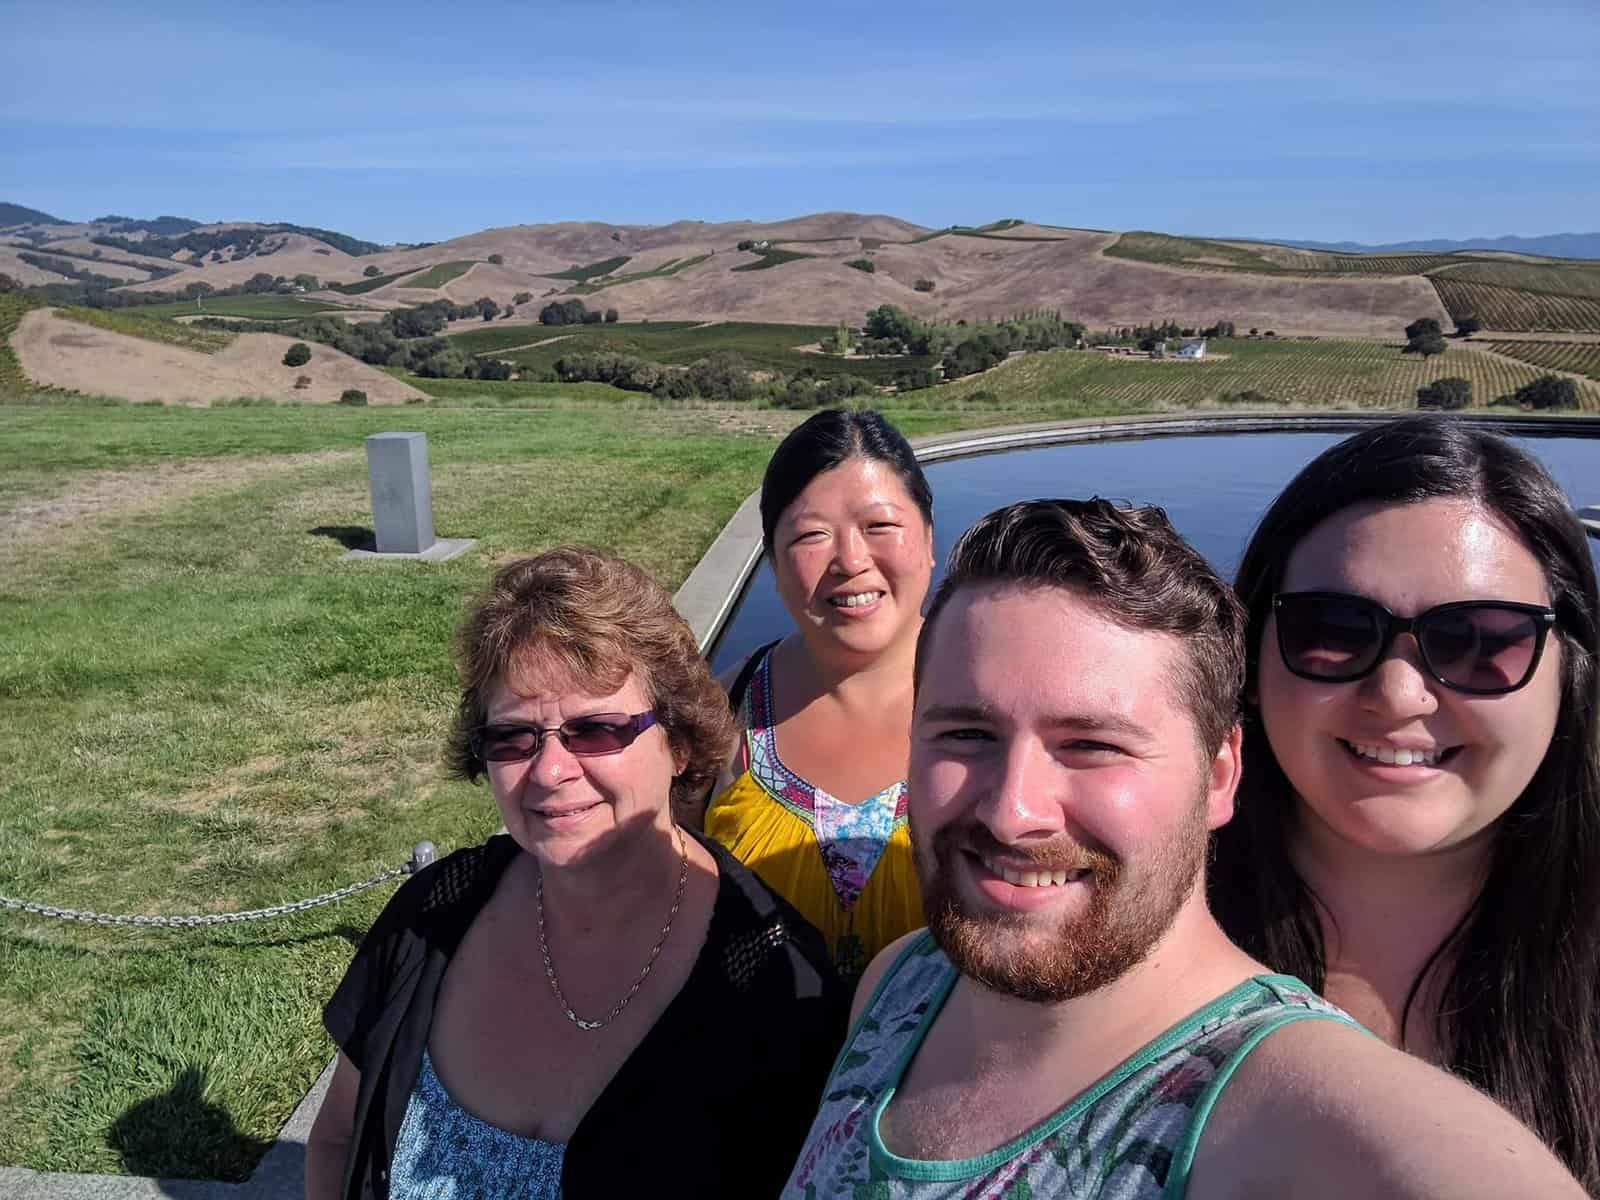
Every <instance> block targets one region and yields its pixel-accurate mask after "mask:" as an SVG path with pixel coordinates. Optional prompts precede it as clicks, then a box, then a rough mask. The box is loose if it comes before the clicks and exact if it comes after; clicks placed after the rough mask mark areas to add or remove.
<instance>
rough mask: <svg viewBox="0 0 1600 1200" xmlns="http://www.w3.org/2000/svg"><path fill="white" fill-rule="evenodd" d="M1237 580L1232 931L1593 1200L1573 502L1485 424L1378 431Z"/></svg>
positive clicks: (1219, 867) (1582, 558)
mask: <svg viewBox="0 0 1600 1200" xmlns="http://www.w3.org/2000/svg"><path fill="white" fill-rule="evenodd" d="M1238 590H1239V595H1240V598H1241V599H1242V600H1243V601H1244V603H1245V605H1246V607H1247V608H1248V610H1249V615H1250V624H1249V639H1250V641H1249V686H1248V695H1247V702H1248V706H1249V708H1250V710H1251V715H1252V717H1254V718H1256V719H1254V720H1252V721H1250V722H1248V723H1247V725H1246V734H1245V751H1244V776H1243V780H1242V782H1241V785H1240V788H1239V799H1238V815H1237V816H1236V817H1235V818H1234V820H1233V823H1232V824H1231V825H1228V826H1226V827H1224V828H1223V829H1222V830H1220V831H1219V832H1218V834H1217V835H1216V860H1215V865H1214V866H1213V868H1212V870H1211V872H1210V875H1209V879H1210V887H1211V892H1212V896H1211V899H1212V905H1213V908H1214V910H1215V911H1216V913H1217V916H1218V918H1219V919H1220V920H1221V922H1222V924H1223V927H1224V928H1225V929H1226V930H1227V931H1228V933H1229V934H1230V935H1231V936H1232V937H1233V938H1234V940H1235V941H1237V942H1238V943H1239V944H1240V945H1241V946H1243V947H1244V948H1245V949H1246V950H1247V951H1249V952H1250V953H1251V954H1252V955H1254V956H1255V957H1256V958H1259V959H1261V960H1262V961H1263V962H1265V963H1268V964H1269V965H1271V966H1272V967H1273V968H1274V969H1276V970H1279V971H1283V972H1286V973H1292V974H1294V975H1297V976H1299V977H1300V978H1302V979H1304V980H1305V981H1306V982H1307V983H1310V984H1311V985H1312V986H1313V987H1316V988H1317V989H1318V990H1319V991H1321V992H1322V993H1323V995H1325V996H1327V997H1328V999H1330V1000H1332V1001H1334V1002H1335V1003H1336V1004H1338V1005H1339V1006H1340V1007H1341V1008H1343V1009H1345V1010H1346V1011H1347V1012H1349V1013H1350V1014H1351V1015H1353V1016H1354V1017H1356V1018H1357V1019H1358V1020H1360V1021H1361V1022H1362V1023H1363V1024H1365V1025H1366V1026H1367V1027H1368V1028H1370V1029H1371V1030H1372V1031H1373V1032H1374V1033H1376V1034H1378V1035H1379V1036H1381V1037H1383V1038H1385V1039H1386V1040H1388V1041H1390V1042H1392V1043H1394V1044H1395V1045H1397V1046H1401V1047H1403V1048H1405V1049H1407V1050H1410V1051H1411V1052H1413V1053H1415V1054H1417V1055H1420V1056H1421V1057H1423V1058H1426V1059H1428V1060H1430V1061H1432V1062H1434V1063H1436V1064H1438V1065H1440V1066H1442V1067H1446V1068H1448V1069H1450V1070H1452V1071H1454V1072H1456V1073H1457V1074H1459V1075H1461V1076H1463V1077H1464V1078H1466V1079H1467V1080H1469V1081H1470V1082H1471V1083H1473V1084H1474V1085H1476V1086H1477V1087H1478V1088H1480V1089H1482V1090H1483V1091H1484V1092H1486V1093H1487V1094H1488V1095H1489V1096H1491V1097H1493V1098H1494V1099H1496V1100H1498V1101H1499V1102H1500V1103H1501V1104H1502V1105H1504V1106H1505V1107H1506V1108H1508V1109H1510V1110H1511V1112H1513V1113H1514V1114H1516V1115H1517V1116H1518V1117H1520V1118H1521V1119H1522V1120H1523V1121H1524V1122H1526V1123H1527V1124H1528V1125H1529V1127H1531V1128H1532V1129H1533V1130H1534V1131H1535V1132H1537V1133H1539V1134H1540V1135H1542V1136H1543V1138H1544V1139H1545V1141H1546V1142H1547V1143H1548V1144H1549V1146H1550V1148H1551V1149H1552V1150H1554V1151H1555V1152H1556V1154H1557V1155H1559V1156H1560V1157H1561V1158H1562V1159H1563V1160H1564V1161H1565V1162H1566V1164H1567V1166H1568V1167H1569V1168H1570V1169H1571V1170H1572V1172H1573V1173H1574V1174H1575V1175H1577V1177H1578V1178H1579V1180H1580V1181H1582V1182H1583V1183H1584V1185H1585V1186H1586V1187H1587V1188H1588V1189H1589V1191H1590V1192H1591V1193H1592V1194H1595V1195H1600V1125H1597V1123H1596V1114H1597V1113H1600V686H1597V681H1596V666H1597V664H1596V657H1597V654H1600V630H1597V627H1596V619H1597V610H1600V600H1597V596H1596V584H1595V570H1594V562H1593V560H1592V559H1591V557H1590V551H1589V547H1588V546H1587V545H1586V544H1585V537H1584V533H1583V529H1582V526H1581V525H1580V524H1579V523H1578V520H1577V518H1576V517H1575V516H1574V514H1573V513H1572V510H1571V508H1570V507H1569V505H1568V502H1567V499H1566V497H1565V496H1563V495H1562V493H1561V489H1560V488H1559V487H1557V486H1556V484H1555V483H1554V482H1553V481H1552V480H1551V478H1550V477H1549V475H1548V474H1546V473H1545V471H1544V469H1543V468H1542V467H1541V466H1540V465H1539V464H1538V463H1537V462H1536V461H1534V460H1533V459H1532V458H1530V457H1529V456H1528V455H1526V454H1524V453H1523V452H1522V451H1521V450H1519V449H1517V448H1516V447H1515V446H1513V445H1512V444H1511V443H1509V442H1507V441H1505V440H1504V439H1503V438H1500V437H1497V436H1495V435H1494V434H1492V433H1488V432H1485V431H1483V430H1481V429H1476V428H1474V427H1472V426H1470V425H1466V424H1463V423H1461V422H1459V421H1456V420H1453V419H1435V418H1426V417H1419V418H1407V419H1402V420H1399V421H1394V422H1390V423H1386V424H1384V425H1382V426H1379V427H1377V428H1374V429H1371V430H1368V431H1365V432H1363V433H1359V434H1357V435H1355V436H1354V437H1351V438H1347V439H1346V440H1345V441H1343V442H1340V443H1339V444H1338V445H1336V446H1334V447H1332V448H1330V449H1329V450H1327V451H1325V452H1324V453H1323V454H1321V455H1320V456H1318V457H1317V458H1316V459H1315V460H1314V461H1312V462H1311V463H1310V465H1308V466H1307V467H1306V468H1305V469H1304V470H1303V471H1301V472H1300V474H1299V475H1298V476H1296V477H1295V479H1294V480H1293V482H1291V483H1290V484H1289V486H1288V487H1287V488H1286V489H1285V490H1284V492H1283V494H1282V495H1281V496H1279V497H1278V499H1277V500H1276V501H1275V502H1274V503H1273V505H1272V507H1271V508H1270V509H1269V510H1268V511H1267V514H1266V515H1265V516H1264V517H1263V518H1262V521H1261V524H1260V526H1259V527H1258V528H1257V530H1256V532H1255V535H1254V536H1253V537H1252V538H1251V541H1250V545H1249V547H1248V548H1247V549H1246V551H1245V554H1244V559H1243V562H1242V563H1241V565H1240V568H1239V580H1238Z"/></svg>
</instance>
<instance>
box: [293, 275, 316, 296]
mask: <svg viewBox="0 0 1600 1200" xmlns="http://www.w3.org/2000/svg"><path fill="white" fill-rule="evenodd" d="M294 284H295V286H296V287H303V288H305V290H306V291H308V292H314V291H316V290H317V277H316V276H315V275H306V274H300V275H296V276H295V277H294Z"/></svg>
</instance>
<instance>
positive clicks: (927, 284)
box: [912, 279, 934, 292]
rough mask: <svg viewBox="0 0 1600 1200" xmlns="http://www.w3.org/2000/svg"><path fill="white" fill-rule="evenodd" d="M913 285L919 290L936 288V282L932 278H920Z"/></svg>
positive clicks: (927, 290)
mask: <svg viewBox="0 0 1600 1200" xmlns="http://www.w3.org/2000/svg"><path fill="white" fill-rule="evenodd" d="M912 286H913V287H914V288H916V290H917V291H919V292H931V291H933V288H934V282H933V280H931V279H919V280H917V282H916V283H914V284H912Z"/></svg>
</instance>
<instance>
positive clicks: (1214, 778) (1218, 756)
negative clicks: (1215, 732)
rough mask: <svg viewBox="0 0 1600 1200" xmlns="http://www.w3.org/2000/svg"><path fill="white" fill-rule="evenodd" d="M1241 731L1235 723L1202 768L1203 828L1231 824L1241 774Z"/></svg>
mask: <svg viewBox="0 0 1600 1200" xmlns="http://www.w3.org/2000/svg"><path fill="white" fill-rule="evenodd" d="M1243 747H1244V727H1243V726H1242V725H1240V724H1239V723H1238V722H1237V721H1235V722H1234V724H1233V728H1232V729H1230V730H1228V736H1227V737H1225V738H1223V739H1222V745H1220V746H1218V747H1217V752H1216V753H1215V754H1214V755H1212V756H1211V762H1210V764H1209V765H1208V766H1207V768H1206V828H1207V829H1220V828H1221V827H1222V826H1224V825H1226V824H1227V823H1228V822H1229V821H1231V820H1233V798H1234V795H1235V793H1237V792H1238V790H1239V776H1240V775H1241V773H1242V772H1243V770H1244V754H1243Z"/></svg>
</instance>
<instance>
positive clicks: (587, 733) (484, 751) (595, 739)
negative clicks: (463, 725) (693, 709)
mask: <svg viewBox="0 0 1600 1200" xmlns="http://www.w3.org/2000/svg"><path fill="white" fill-rule="evenodd" d="M655 723H656V714H655V713H653V712H642V713H633V714H632V715H629V714H628V713H595V714H594V715H593V716H589V717H574V718H573V719H572V720H570V721H563V722H561V724H559V725H551V726H549V727H546V726H542V725H480V726H479V727H478V728H476V729H474V730H473V731H472V734H471V737H470V739H469V740H470V744H471V748H472V752H473V754H475V755H477V756H478V757H479V758H481V759H482V760H483V761H484V762H524V761H526V760H527V759H530V758H532V757H533V756H534V755H536V754H538V753H539V747H540V746H542V745H544V739H545V737H546V736H548V735H549V734H552V733H553V734H555V735H556V737H558V738H560V739H561V744H562V745H563V746H565V747H566V748H567V750H568V751H569V752H570V753H572V754H576V755H579V756H581V757H584V758H593V757H596V756H598V755H601V754H618V753H621V752H622V751H623V750H626V749H627V748H628V747H629V746H631V745H633V740H634V739H635V738H636V737H638V736H639V735H640V734H641V733H643V732H644V731H645V730H646V729H649V728H650V726H652V725H654V724H655Z"/></svg>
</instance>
